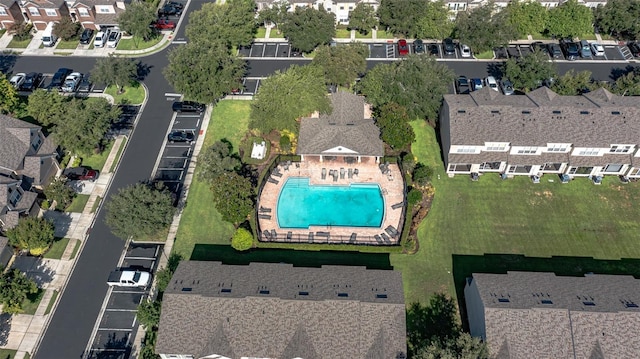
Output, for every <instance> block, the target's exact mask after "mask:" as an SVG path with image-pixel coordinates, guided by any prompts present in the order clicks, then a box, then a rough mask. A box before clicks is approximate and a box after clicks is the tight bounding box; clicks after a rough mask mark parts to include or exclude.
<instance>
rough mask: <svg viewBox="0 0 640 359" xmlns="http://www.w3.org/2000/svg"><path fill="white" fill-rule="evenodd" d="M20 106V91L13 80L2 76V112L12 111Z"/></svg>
mask: <svg viewBox="0 0 640 359" xmlns="http://www.w3.org/2000/svg"><path fill="white" fill-rule="evenodd" d="M17 106H18V91H17V90H16V88H15V87H13V85H11V82H9V80H8V79H7V78H6V77H4V76H0V113H4V114H7V113H11V112H13V111H14V110H15V109H16V107H17Z"/></svg>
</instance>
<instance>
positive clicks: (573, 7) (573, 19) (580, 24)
mask: <svg viewBox="0 0 640 359" xmlns="http://www.w3.org/2000/svg"><path fill="white" fill-rule="evenodd" d="M547 32H548V33H549V34H551V35H555V36H558V37H571V38H573V37H577V36H582V35H586V34H590V33H593V12H592V11H591V9H589V8H588V7H586V6H584V5H581V4H579V3H578V1H577V0H568V1H566V2H564V3H562V4H560V5H559V6H556V7H554V8H552V9H551V10H549V16H548V18H547Z"/></svg>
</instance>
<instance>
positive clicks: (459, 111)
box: [458, 110, 467, 113]
mask: <svg viewBox="0 0 640 359" xmlns="http://www.w3.org/2000/svg"><path fill="white" fill-rule="evenodd" d="M458 113H467V111H465V110H458Z"/></svg>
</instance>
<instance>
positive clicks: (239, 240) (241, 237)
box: [231, 228, 253, 251]
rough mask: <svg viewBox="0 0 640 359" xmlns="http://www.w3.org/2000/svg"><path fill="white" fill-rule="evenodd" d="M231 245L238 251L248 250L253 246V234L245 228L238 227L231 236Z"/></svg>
mask: <svg viewBox="0 0 640 359" xmlns="http://www.w3.org/2000/svg"><path fill="white" fill-rule="evenodd" d="M231 247H233V249H235V250H237V251H246V250H249V249H251V247H253V235H252V234H251V232H249V231H247V230H246V229H244V228H238V229H236V233H234V234H233V237H232V238H231Z"/></svg>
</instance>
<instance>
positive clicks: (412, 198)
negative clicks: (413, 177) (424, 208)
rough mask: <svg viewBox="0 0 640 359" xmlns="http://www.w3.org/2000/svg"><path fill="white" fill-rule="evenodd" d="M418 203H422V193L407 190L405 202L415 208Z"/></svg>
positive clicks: (415, 190) (413, 189)
mask: <svg viewBox="0 0 640 359" xmlns="http://www.w3.org/2000/svg"><path fill="white" fill-rule="evenodd" d="M420 201H422V192H420V190H418V189H416V188H412V189H411V190H409V193H408V194H407V202H408V203H409V205H411V206H415V205H416V204H418V203H419V202H420Z"/></svg>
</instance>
